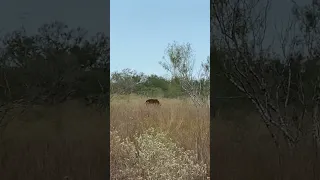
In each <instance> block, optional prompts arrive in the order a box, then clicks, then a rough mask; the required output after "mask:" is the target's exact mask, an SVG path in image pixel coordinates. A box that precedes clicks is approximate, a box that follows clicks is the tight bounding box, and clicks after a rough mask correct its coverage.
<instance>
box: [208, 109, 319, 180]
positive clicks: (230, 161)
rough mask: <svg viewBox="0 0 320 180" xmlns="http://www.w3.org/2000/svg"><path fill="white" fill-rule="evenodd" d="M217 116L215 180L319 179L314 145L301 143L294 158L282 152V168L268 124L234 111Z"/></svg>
mask: <svg viewBox="0 0 320 180" xmlns="http://www.w3.org/2000/svg"><path fill="white" fill-rule="evenodd" d="M230 112H232V113H230ZM217 114H218V115H217V117H216V118H215V119H214V121H212V128H213V131H212V132H213V134H212V138H213V139H212V141H213V142H214V143H213V144H212V148H213V149H212V150H213V151H212V153H213V155H212V157H213V162H212V166H213V167H212V171H213V176H212V178H213V179H219V180H230V179H237V180H248V179H259V180H270V179H281V180H301V179H319V174H318V173H317V172H318V170H319V164H317V165H316V166H315V164H314V163H315V157H314V152H313V149H312V146H311V143H310V144H308V143H305V142H303V143H301V144H300V145H299V146H298V147H297V151H296V152H295V154H293V155H290V154H289V153H288V152H287V151H285V150H284V151H282V153H283V154H284V155H285V157H284V159H283V164H282V166H280V165H279V152H278V150H277V148H276V146H275V145H274V142H273V140H272V138H271V136H270V134H269V133H268V131H267V129H266V127H265V126H264V124H263V123H262V122H261V121H260V122H261V123H259V120H260V116H259V114H258V113H256V112H255V111H254V110H250V109H249V108H248V109H246V110H244V109H243V110H234V109H231V108H230V109H225V110H221V111H220V112H219V113H217ZM284 146H285V144H284V143H283V146H282V147H284Z"/></svg>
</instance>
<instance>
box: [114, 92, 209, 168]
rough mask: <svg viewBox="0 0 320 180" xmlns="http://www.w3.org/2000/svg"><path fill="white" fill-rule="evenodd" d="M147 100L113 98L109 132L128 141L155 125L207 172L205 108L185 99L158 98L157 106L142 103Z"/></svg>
mask: <svg viewBox="0 0 320 180" xmlns="http://www.w3.org/2000/svg"><path fill="white" fill-rule="evenodd" d="M147 99H148V98H147V97H139V96H135V95H131V96H130V97H115V98H113V100H112V101H111V104H110V118H111V123H110V127H111V131H117V133H118V135H119V136H120V137H121V138H129V139H130V140H132V139H134V136H135V135H136V134H138V135H139V134H143V133H145V132H146V131H147V130H148V129H150V128H156V129H158V130H159V131H161V132H163V133H164V134H165V135H167V136H168V137H169V138H171V139H172V140H173V142H174V143H177V145H178V146H179V147H182V148H184V149H185V150H192V151H194V152H195V154H196V157H197V162H199V163H201V162H202V161H203V162H204V163H205V164H206V165H207V172H210V171H209V168H210V167H209V164H210V133H209V132H210V110H209V107H202V108H196V107H195V106H194V105H192V103H191V102H190V101H189V100H178V99H165V98H159V101H160V103H161V107H158V106H146V105H145V101H146V100H147ZM114 158H116V159H117V158H120V157H114ZM111 166H112V162H111Z"/></svg>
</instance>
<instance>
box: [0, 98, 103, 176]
mask: <svg viewBox="0 0 320 180" xmlns="http://www.w3.org/2000/svg"><path fill="white" fill-rule="evenodd" d="M108 119H109V118H108V117H107V116H106V113H105V111H104V112H103V113H100V112H98V111H96V110H95V109H93V108H90V107H87V106H86V105H85V104H84V103H83V102H81V101H77V100H74V101H68V102H65V103H63V104H61V105H54V106H34V107H32V108H31V109H29V110H28V111H26V113H24V114H23V115H22V116H19V117H16V119H15V120H14V121H12V122H11V123H10V124H9V126H8V127H7V128H6V131H5V132H4V133H3V135H4V136H3V139H2V140H1V144H0V179H3V180H44V179H45V180H62V179H69V180H71V179H72V180H88V179H90V180H91V179H92V180H98V179H108V175H107V173H106V172H107V169H108V168H109V167H108V165H107V164H108V161H107V156H108V147H109V143H108V141H107V138H106V137H107V134H108V129H107V128H106V127H107V125H108V123H109V122H108Z"/></svg>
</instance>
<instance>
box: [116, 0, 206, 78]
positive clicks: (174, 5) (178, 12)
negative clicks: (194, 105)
mask: <svg viewBox="0 0 320 180" xmlns="http://www.w3.org/2000/svg"><path fill="white" fill-rule="evenodd" d="M209 3H210V2H209V0H197V1H194V0H193V1H191V0H189V1H185V0H162V1H153V0H151V1H150V0H138V1H132V0H111V2H110V11H111V12H110V44H111V49H110V51H111V52H110V61H111V62H110V64H111V65H110V68H111V72H114V71H119V70H122V69H125V68H131V69H134V70H136V71H137V72H143V73H145V74H148V75H150V74H157V75H166V74H169V73H167V72H166V71H165V70H164V69H163V68H162V67H161V65H160V64H159V63H158V62H159V61H162V57H163V56H164V55H165V53H164V52H165V49H166V47H167V46H168V44H169V43H173V41H177V42H179V43H187V42H188V43H190V44H191V45H192V47H193V50H194V54H195V66H196V67H199V66H200V64H201V62H202V61H204V60H206V58H207V56H209V55H210V5H209Z"/></svg>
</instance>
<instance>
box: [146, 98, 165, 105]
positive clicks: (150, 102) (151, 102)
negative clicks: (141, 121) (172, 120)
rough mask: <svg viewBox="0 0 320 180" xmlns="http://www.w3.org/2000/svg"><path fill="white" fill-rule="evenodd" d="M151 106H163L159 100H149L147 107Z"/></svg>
mask: <svg viewBox="0 0 320 180" xmlns="http://www.w3.org/2000/svg"><path fill="white" fill-rule="evenodd" d="M150 104H153V105H159V106H161V104H160V102H159V100H158V99H148V100H146V105H150Z"/></svg>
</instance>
